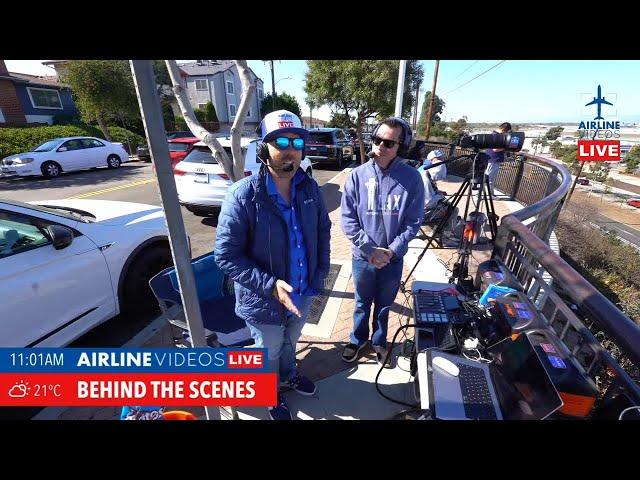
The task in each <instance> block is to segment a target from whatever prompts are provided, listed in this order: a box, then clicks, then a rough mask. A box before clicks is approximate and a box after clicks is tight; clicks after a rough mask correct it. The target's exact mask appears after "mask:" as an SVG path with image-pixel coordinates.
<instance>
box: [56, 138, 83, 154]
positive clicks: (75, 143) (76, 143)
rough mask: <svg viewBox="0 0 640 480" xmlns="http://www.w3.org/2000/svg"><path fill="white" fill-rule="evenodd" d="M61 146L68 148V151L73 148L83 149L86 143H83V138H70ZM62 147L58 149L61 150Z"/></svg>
mask: <svg viewBox="0 0 640 480" xmlns="http://www.w3.org/2000/svg"><path fill="white" fill-rule="evenodd" d="M60 148H66V149H67V151H68V152H70V151H72V150H82V149H83V148H85V147H84V145H82V141H81V140H68V141H66V142H64V143H63V144H62V145H61V146H60ZM60 148H59V149H58V151H60Z"/></svg>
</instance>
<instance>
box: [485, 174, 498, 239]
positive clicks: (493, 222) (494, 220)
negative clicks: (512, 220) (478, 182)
mask: <svg viewBox="0 0 640 480" xmlns="http://www.w3.org/2000/svg"><path fill="white" fill-rule="evenodd" d="M483 183H484V187H485V188H484V204H485V207H486V209H487V220H488V221H489V227H490V228H491V240H492V241H493V240H495V239H496V235H497V234H498V218H499V217H498V215H496V209H495V207H494V205H493V194H492V188H491V185H490V184H489V181H488V179H487V176H486V175H485V178H484V182H483Z"/></svg>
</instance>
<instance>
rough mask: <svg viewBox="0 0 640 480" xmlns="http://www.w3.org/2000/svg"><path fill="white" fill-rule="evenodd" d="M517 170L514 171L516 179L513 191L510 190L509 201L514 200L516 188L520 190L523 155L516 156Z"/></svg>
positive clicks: (516, 193) (516, 192)
mask: <svg viewBox="0 0 640 480" xmlns="http://www.w3.org/2000/svg"><path fill="white" fill-rule="evenodd" d="M518 161H519V163H518V171H517V173H516V181H515V183H514V185H513V191H512V192H511V201H512V202H513V201H515V199H516V197H517V195H518V190H520V183H521V182H522V173H523V172H524V157H523V156H522V155H519V156H518Z"/></svg>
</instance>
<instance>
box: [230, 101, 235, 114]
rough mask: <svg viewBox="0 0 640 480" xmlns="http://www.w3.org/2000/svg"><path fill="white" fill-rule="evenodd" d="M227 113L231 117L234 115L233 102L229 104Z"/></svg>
mask: <svg viewBox="0 0 640 480" xmlns="http://www.w3.org/2000/svg"><path fill="white" fill-rule="evenodd" d="M229 115H231V116H232V117H235V116H236V106H235V105H234V104H233V103H230V104H229Z"/></svg>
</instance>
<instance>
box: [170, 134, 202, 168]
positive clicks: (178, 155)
mask: <svg viewBox="0 0 640 480" xmlns="http://www.w3.org/2000/svg"><path fill="white" fill-rule="evenodd" d="M199 141H200V140H199V139H198V138H197V137H184V138H174V139H173V140H169V156H170V157H171V166H172V167H173V168H176V165H177V164H178V163H180V162H181V161H182V160H184V158H185V157H186V156H187V155H188V154H189V152H190V151H191V150H193V146H194V145H195V144H196V143H198V142H199Z"/></svg>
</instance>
